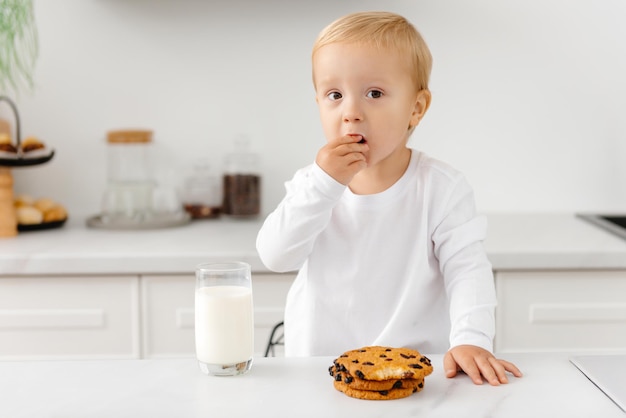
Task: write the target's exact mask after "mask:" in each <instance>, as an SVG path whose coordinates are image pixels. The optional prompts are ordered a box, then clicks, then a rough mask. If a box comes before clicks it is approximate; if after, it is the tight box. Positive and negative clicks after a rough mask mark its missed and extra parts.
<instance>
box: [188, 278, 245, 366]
mask: <svg viewBox="0 0 626 418" xmlns="http://www.w3.org/2000/svg"><path fill="white" fill-rule="evenodd" d="M195 313H196V324H195V330H196V355H197V357H198V360H199V361H201V362H203V363H208V364H218V365H225V364H235V363H241V362H245V361H248V360H250V359H251V358H252V354H253V352H254V316H253V315H254V314H253V310H252V289H250V288H248V287H242V286H206V287H200V288H197V289H196V312H195Z"/></svg>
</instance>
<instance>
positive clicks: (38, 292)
mask: <svg viewBox="0 0 626 418" xmlns="http://www.w3.org/2000/svg"><path fill="white" fill-rule="evenodd" d="M294 277H295V274H269V273H254V272H253V273H252V286H253V295H254V320H255V341H254V350H255V355H256V356H262V355H263V354H264V353H265V347H266V345H267V342H268V339H269V334H270V332H271V330H272V328H273V327H274V325H276V324H277V323H278V322H280V321H282V319H283V312H284V307H285V299H286V295H287V291H288V290H289V287H290V286H291V283H292V281H293V279H294ZM194 286H195V278H194V277H193V275H192V274H189V275H183V274H177V275H145V276H134V275H133V276H72V277H43V276H42V277H24V276H21V277H6V276H4V277H0V360H26V359H32V360H43V359H61V358H63V359H82V358H158V357H187V356H194V355H195V342H194ZM276 352H277V354H278V355H279V354H281V353H282V351H281V350H280V349H278V350H276Z"/></svg>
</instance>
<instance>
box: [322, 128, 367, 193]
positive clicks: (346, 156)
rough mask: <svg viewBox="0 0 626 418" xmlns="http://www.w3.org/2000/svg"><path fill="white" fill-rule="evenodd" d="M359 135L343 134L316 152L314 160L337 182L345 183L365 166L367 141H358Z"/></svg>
mask: <svg viewBox="0 0 626 418" xmlns="http://www.w3.org/2000/svg"><path fill="white" fill-rule="evenodd" d="M362 139H363V137H362V136H360V135H345V136H342V137H340V138H337V139H334V140H332V141H329V142H328V143H327V144H326V145H324V146H323V147H322V148H321V149H320V150H319V152H318V153H317V158H316V159H315V162H316V163H317V165H319V166H320V168H321V169H322V170H324V171H325V172H326V173H327V174H328V175H329V176H331V177H332V178H334V179H335V180H337V181H338V182H339V183H341V184H344V185H347V184H349V183H350V181H351V180H352V178H353V177H354V176H355V175H356V173H358V172H359V171H361V170H362V169H364V168H365V167H367V158H366V157H365V152H367V151H368V150H369V146H368V145H367V143H365V142H363V143H360V142H359V141H361V140H362Z"/></svg>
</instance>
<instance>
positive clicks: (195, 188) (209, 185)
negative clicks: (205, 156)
mask: <svg viewBox="0 0 626 418" xmlns="http://www.w3.org/2000/svg"><path fill="white" fill-rule="evenodd" d="M182 200H183V207H184V208H185V210H186V211H187V212H188V213H189V215H191V218H192V219H211V218H217V217H219V215H220V213H221V211H222V188H221V186H220V182H219V179H218V177H217V176H216V175H214V173H213V172H212V170H211V165H210V164H209V162H208V161H204V160H199V161H196V162H195V163H194V165H193V168H192V171H191V174H190V175H189V177H187V178H186V179H185V182H184V184H183V192H182Z"/></svg>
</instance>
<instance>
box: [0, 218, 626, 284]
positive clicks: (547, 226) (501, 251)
mask: <svg viewBox="0 0 626 418" xmlns="http://www.w3.org/2000/svg"><path fill="white" fill-rule="evenodd" d="M488 220H489V230H488V236H487V240H486V241H485V247H486V249H487V253H488V255H489V258H490V260H491V262H492V264H493V267H494V269H495V270H524V269H531V270H532V269H625V268H626V240H624V239H621V238H619V237H616V236H614V235H612V234H610V233H608V232H605V231H603V230H601V229H599V228H598V227H596V226H594V225H591V224H589V223H587V222H585V221H583V220H581V219H579V218H577V217H576V216H575V215H574V214H570V213H563V214H521V213H520V214H489V215H488ZM262 221H263V220H262V219H256V220H235V219H228V218H221V219H216V220H205V221H195V222H192V223H191V224H189V225H185V226H182V227H177V228H170V229H158V230H149V231H108V230H98V229H89V228H87V227H86V226H84V222H83V221H81V220H75V221H73V222H70V223H68V224H67V225H65V226H64V227H63V228H60V229H56V230H47V231H37V232H25V233H20V234H19V235H18V236H17V237H14V238H1V239H0V276H2V275H7V276H8V275H38V274H45V275H54V274H140V273H144V274H170V273H172V274H175V273H188V272H190V271H193V269H194V267H195V265H196V264H198V263H200V262H207V261H214V260H215V261H221V260H225V259H236V260H241V261H247V262H249V263H250V264H251V265H252V268H253V271H255V272H264V271H267V269H266V268H265V267H264V266H263V264H262V263H261V261H260V259H259V258H258V255H257V252H256V249H255V240H256V234H257V232H258V230H259V228H260V227H261V224H262Z"/></svg>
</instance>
